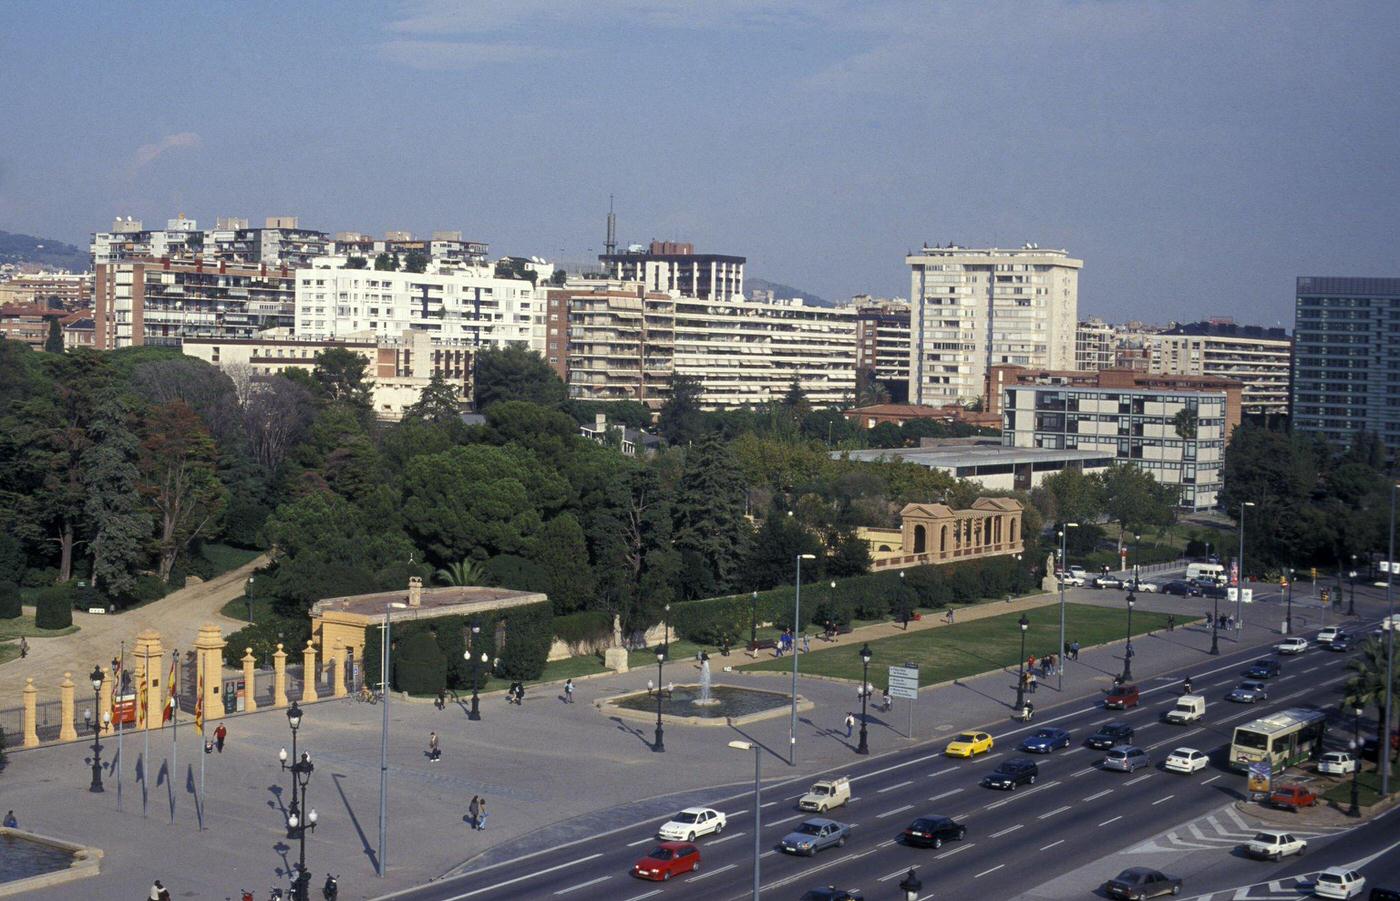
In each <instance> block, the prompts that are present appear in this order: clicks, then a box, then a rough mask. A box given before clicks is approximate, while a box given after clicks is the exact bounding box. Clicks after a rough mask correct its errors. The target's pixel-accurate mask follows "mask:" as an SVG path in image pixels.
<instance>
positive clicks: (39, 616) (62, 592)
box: [34, 582, 77, 629]
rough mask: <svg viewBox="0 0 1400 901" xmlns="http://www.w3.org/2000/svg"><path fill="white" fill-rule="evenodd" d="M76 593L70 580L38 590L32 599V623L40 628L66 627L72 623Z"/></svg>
mask: <svg viewBox="0 0 1400 901" xmlns="http://www.w3.org/2000/svg"><path fill="white" fill-rule="evenodd" d="M76 594H77V592H75V591H74V590H73V585H72V583H71V582H65V583H63V584H62V585H54V586H53V587H51V588H45V589H44V590H43V591H41V592H39V596H38V597H37V598H35V599H34V625H36V626H38V627H39V628H40V629H66V628H68V627H69V626H71V625H73V598H74V596H75V595H76Z"/></svg>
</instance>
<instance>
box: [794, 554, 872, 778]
mask: <svg viewBox="0 0 1400 901" xmlns="http://www.w3.org/2000/svg"><path fill="white" fill-rule="evenodd" d="M815 559H817V555H816V554H798V555H797V590H796V591H795V592H793V595H792V715H791V717H790V720H789V722H788V766H796V765H797V624H798V623H800V622H801V621H802V561H803V560H815ZM864 690H865V686H863V685H862V686H861V691H864Z"/></svg>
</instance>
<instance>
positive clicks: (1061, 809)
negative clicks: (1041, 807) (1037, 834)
mask: <svg viewBox="0 0 1400 901" xmlns="http://www.w3.org/2000/svg"><path fill="white" fill-rule="evenodd" d="M1069 808H1070V805H1068V804H1066V805H1065V806H1064V807H1057V808H1056V809H1054V810H1052V811H1050V812H1049V813H1042V814H1041V815H1040V816H1038V817H1036V819H1038V820H1048V819H1050V818H1051V817H1053V816H1055V815H1056V814H1060V813H1064V812H1065V811H1066V810H1069ZM1041 850H1042V851H1043V850H1045V849H1044V848H1042V849H1041Z"/></svg>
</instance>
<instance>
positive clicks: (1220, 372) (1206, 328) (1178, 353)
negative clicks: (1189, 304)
mask: <svg viewBox="0 0 1400 901" xmlns="http://www.w3.org/2000/svg"><path fill="white" fill-rule="evenodd" d="M1151 354H1152V356H1151V371H1152V372H1156V373H1163V374H1168V375H1205V376H1215V377H1217V378H1226V379H1232V380H1233V381H1236V382H1239V383H1240V384H1241V385H1243V386H1244V394H1243V405H1244V407H1243V410H1244V412H1245V413H1246V414H1252V415H1272V416H1283V415H1287V413H1288V384H1289V378H1290V370H1291V368H1292V363H1293V360H1292V355H1293V342H1292V341H1290V340H1289V338H1288V333H1287V332H1285V331H1284V330H1283V329H1281V328H1273V329H1269V328H1261V327H1259V326H1241V325H1236V324H1235V323H1233V322H1229V321H1221V320H1214V321H1210V322H1194V323H1190V324H1186V325H1177V326H1173V327H1172V328H1169V329H1167V330H1166V331H1165V332H1162V333H1161V334H1159V335H1153V336H1152V337H1151Z"/></svg>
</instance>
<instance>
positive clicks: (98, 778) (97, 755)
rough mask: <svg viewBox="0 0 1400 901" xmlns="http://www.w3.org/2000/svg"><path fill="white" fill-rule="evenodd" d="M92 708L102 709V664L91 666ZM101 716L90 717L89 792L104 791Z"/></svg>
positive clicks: (95, 710)
mask: <svg viewBox="0 0 1400 901" xmlns="http://www.w3.org/2000/svg"><path fill="white" fill-rule="evenodd" d="M90 678H91V679H92V709H93V712H94V713H95V712H97V711H99V710H101V709H102V665H101V664H98V665H97V666H94V667H93V668H92V676H91V677H90ZM101 738H102V717H101V716H94V717H93V718H92V784H91V785H89V786H88V791H90V792H102V791H106V789H104V788H103V787H102V743H101Z"/></svg>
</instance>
